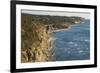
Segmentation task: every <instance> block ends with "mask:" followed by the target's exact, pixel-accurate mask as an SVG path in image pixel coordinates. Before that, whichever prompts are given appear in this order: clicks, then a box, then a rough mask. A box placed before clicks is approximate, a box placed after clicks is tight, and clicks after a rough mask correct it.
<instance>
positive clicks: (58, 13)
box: [21, 10, 90, 19]
mask: <svg viewBox="0 0 100 73" xmlns="http://www.w3.org/2000/svg"><path fill="white" fill-rule="evenodd" d="M21 12H22V13H27V14H36V15H51V16H78V17H83V18H85V19H90V13H86V12H68V11H42V10H21Z"/></svg>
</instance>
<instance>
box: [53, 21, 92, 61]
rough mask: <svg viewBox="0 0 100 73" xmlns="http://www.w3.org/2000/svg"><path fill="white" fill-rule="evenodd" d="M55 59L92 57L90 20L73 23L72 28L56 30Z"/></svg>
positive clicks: (86, 58) (84, 58)
mask: <svg viewBox="0 0 100 73" xmlns="http://www.w3.org/2000/svg"><path fill="white" fill-rule="evenodd" d="M53 37H55V41H54V47H53V52H54V58H55V59H54V61H67V60H88V59H90V21H89V20H85V21H84V23H80V24H75V25H72V26H71V28H70V29H67V30H65V31H59V32H55V33H54V34H53Z"/></svg>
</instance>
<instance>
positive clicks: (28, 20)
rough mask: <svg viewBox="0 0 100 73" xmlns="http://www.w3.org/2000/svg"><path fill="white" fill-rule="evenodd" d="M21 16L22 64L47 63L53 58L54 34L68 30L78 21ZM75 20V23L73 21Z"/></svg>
mask: <svg viewBox="0 0 100 73" xmlns="http://www.w3.org/2000/svg"><path fill="white" fill-rule="evenodd" d="M62 18H63V19H62ZM65 19H66V18H65V17H57V16H38V15H28V14H22V16H21V62H22V63H24V62H45V61H48V60H50V59H51V56H52V47H53V46H52V43H53V42H52V39H51V38H52V32H53V31H55V30H57V29H66V28H68V27H69V26H70V25H71V24H74V22H75V21H77V20H78V21H81V18H80V19H79V18H77V20H76V19H75V18H74V19H73V18H72V17H67V19H66V20H65ZM72 20H73V21H72Z"/></svg>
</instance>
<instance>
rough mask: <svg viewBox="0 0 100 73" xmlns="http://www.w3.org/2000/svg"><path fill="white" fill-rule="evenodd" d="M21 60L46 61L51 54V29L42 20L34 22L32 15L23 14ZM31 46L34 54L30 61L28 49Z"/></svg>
mask: <svg viewBox="0 0 100 73" xmlns="http://www.w3.org/2000/svg"><path fill="white" fill-rule="evenodd" d="M21 21H22V23H21V29H22V30H21V39H22V41H21V62H22V63H23V62H42V61H43V62H44V61H48V60H49V59H50V56H51V52H50V51H51V49H50V43H51V41H49V37H50V35H51V34H50V33H49V31H51V30H50V29H48V31H47V28H46V27H47V26H45V25H44V24H43V23H40V22H35V21H34V22H32V16H27V15H25V16H22V18H21ZM29 48H31V50H30V51H32V53H33V54H32V55H33V56H31V57H30V58H31V59H30V61H29V60H28V59H29V58H28V57H29V56H28V54H27V50H28V49H29Z"/></svg>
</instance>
